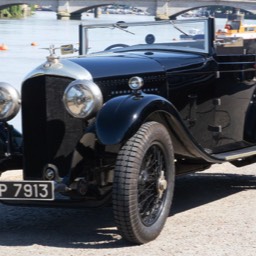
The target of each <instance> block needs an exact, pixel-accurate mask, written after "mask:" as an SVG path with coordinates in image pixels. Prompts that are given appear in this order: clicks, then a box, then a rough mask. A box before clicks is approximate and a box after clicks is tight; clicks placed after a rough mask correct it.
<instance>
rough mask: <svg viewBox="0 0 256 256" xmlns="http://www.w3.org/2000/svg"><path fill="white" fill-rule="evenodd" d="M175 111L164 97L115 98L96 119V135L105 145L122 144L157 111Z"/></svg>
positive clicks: (146, 95)
mask: <svg viewBox="0 0 256 256" xmlns="http://www.w3.org/2000/svg"><path fill="white" fill-rule="evenodd" d="M172 110H174V106H172V104H171V103H170V102H168V101H167V100H166V99H164V98H163V97H160V96H158V95H151V94H141V95H139V96H135V95H129V96H127V95H126V96H120V97H115V98H113V99H111V100H109V101H108V102H106V103H105V104H104V106H103V107H102V109H101V110H100V112H99V113H98V116H97V119H96V134H97V137H98V139H99V141H100V142H101V143H102V144H105V145H113V144H119V143H122V142H123V141H124V140H126V139H127V138H129V137H131V136H132V135H133V134H134V133H135V132H136V131H137V130H138V129H139V127H140V125H141V124H142V123H143V122H144V120H146V118H147V117H148V116H149V115H150V114H152V113H154V112H155V111H167V112H170V111H172Z"/></svg>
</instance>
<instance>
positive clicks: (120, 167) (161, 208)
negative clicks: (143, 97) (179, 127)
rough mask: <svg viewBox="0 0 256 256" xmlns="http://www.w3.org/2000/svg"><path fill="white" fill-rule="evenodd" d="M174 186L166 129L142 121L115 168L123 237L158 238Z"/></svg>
mask: <svg viewBox="0 0 256 256" xmlns="http://www.w3.org/2000/svg"><path fill="white" fill-rule="evenodd" d="M173 189H174V157H173V148H172V143H171V139H170V136H169V133H168V131H167V130H166V128H165V127H164V126H163V125H162V124H160V123H157V122H148V123H145V124H143V125H142V126H141V127H140V129H139V130H138V131H137V133H136V134H135V135H134V136H133V137H131V138H130V139H129V140H128V141H127V142H126V143H125V145H124V146H123V147H122V148H121V150H120V152H119V154H118V157H117V161H116V168H115V176H114V185H113V211H114V217H115V221H116V224H117V227H118V229H119V231H120V233H121V234H122V236H123V238H125V239H127V240H129V241H131V242H133V243H136V244H142V243H146V242H149V241H151V240H153V239H155V238H156V237H157V236H158V235H159V233H160V232H161V230H162V228H163V226H164V223H165V221H166V218H167V217H168V214H169V210H170V206H171V202H172V196H173Z"/></svg>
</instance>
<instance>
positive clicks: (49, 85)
mask: <svg viewBox="0 0 256 256" xmlns="http://www.w3.org/2000/svg"><path fill="white" fill-rule="evenodd" d="M70 82H71V79H69V78H63V77H54V76H39V77H35V78H31V79H29V80H27V81H26V82H25V83H24V84H23V86H22V121H23V123H22V127H23V136H24V176H25V178H26V179H35V178H41V177H42V172H43V169H44V168H45V166H46V165H47V164H49V163H50V164H54V165H56V166H57V168H58V169H59V174H60V176H64V175H66V174H67V173H68V170H69V168H70V162H71V157H72V153H73V150H74V148H75V145H76V143H77V141H78V140H79V138H80V137H81V135H82V133H83V126H84V123H83V121H81V120H79V119H75V118H72V117H71V116H70V115H69V114H68V113H67V111H66V110H65V107H64V105H63V103H62V96H63V92H64V90H65V88H66V87H67V85H68V84H69V83H70Z"/></svg>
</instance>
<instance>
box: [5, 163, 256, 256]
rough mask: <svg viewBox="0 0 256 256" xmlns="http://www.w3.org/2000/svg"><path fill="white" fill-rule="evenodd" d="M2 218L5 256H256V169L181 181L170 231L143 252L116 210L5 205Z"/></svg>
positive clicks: (223, 170)
mask: <svg viewBox="0 0 256 256" xmlns="http://www.w3.org/2000/svg"><path fill="white" fill-rule="evenodd" d="M16 173H17V172H13V173H11V175H16ZM0 213H1V217H0V256H3V255H4V256H14V255H15V256H16V255H17V256H29V255H33V256H38V255H51V256H57V255H61V256H80V255H83V256H86V255H97V256H103V255H106V256H107V255H111V256H112V255H121V256H135V255H136V256H137V255H150V256H151V255H152V256H157V255H159V256H160V255H161V256H180V255H184V256H194V255H196V256H211V255H214V256H220V255H221V256H224V255H225V256H241V255H243V256H254V255H256V165H251V166H247V167H244V168H240V169H238V168H235V167H233V166H231V165H230V164H225V165H216V166H214V167H212V168H211V169H209V170H206V171H204V172H201V173H197V174H194V175H189V176H186V177H183V178H179V179H178V180H177V182H176V189H175V197H174V203H173V207H172V210H171V213H170V217H169V218H168V220H167V223H166V226H165V228H164V230H163V231H162V233H161V235H160V236H159V237H158V238H157V239H156V240H155V241H153V242H151V243H148V244H145V245H141V246H132V245H130V244H129V243H127V242H125V241H123V240H122V239H121V237H120V236H119V234H118V232H117V230H116V228H115V224H114V221H113V216H112V212H111V208H105V209H96V210H78V209H48V208H43V209H42V208H25V207H18V208H17V207H11V206H5V205H0Z"/></svg>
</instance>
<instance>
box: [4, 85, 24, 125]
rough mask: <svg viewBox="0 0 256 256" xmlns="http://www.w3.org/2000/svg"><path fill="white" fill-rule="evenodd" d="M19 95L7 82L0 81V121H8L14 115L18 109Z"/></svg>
mask: <svg viewBox="0 0 256 256" xmlns="http://www.w3.org/2000/svg"><path fill="white" fill-rule="evenodd" d="M20 103H21V100H20V95H19V93H18V91H17V90H16V89H15V88H14V87H12V86H11V85H10V84H8V83H3V82H0V121H8V120H10V119H12V118H13V117H15V116H16V114H17V113H18V112H19V109H20Z"/></svg>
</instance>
